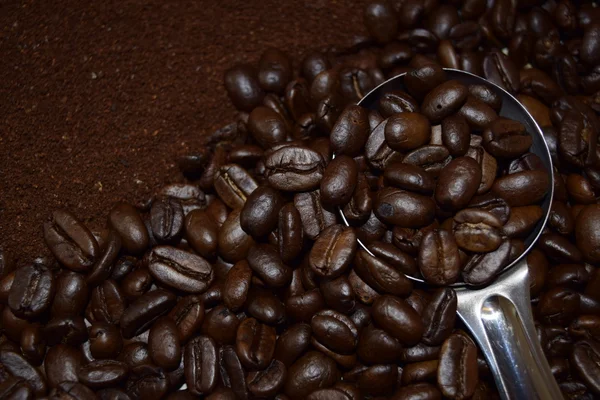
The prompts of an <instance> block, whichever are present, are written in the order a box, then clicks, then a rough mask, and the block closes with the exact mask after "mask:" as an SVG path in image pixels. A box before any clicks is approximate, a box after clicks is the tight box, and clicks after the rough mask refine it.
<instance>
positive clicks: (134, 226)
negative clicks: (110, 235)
mask: <svg viewBox="0 0 600 400" xmlns="http://www.w3.org/2000/svg"><path fill="white" fill-rule="evenodd" d="M108 225H109V226H110V227H111V228H112V229H114V230H115V232H117V233H118V234H119V236H120V237H121V243H122V245H123V249H125V251H127V252H128V253H130V254H133V255H140V254H142V253H143V252H144V251H145V250H146V247H148V244H149V243H150V237H149V235H148V230H147V229H146V226H145V225H144V222H143V221H142V218H141V216H140V214H139V213H138V211H137V210H136V209H135V208H133V206H132V205H130V204H128V203H124V202H120V203H117V204H115V206H114V207H113V208H112V210H111V211H110V214H109V215H108Z"/></svg>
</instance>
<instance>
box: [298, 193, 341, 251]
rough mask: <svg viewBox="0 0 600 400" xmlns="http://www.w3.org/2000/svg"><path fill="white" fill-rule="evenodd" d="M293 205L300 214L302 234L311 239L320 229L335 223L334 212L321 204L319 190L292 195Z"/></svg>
mask: <svg viewBox="0 0 600 400" xmlns="http://www.w3.org/2000/svg"><path fill="white" fill-rule="evenodd" d="M294 206H295V207H296V209H297V211H298V213H299V214H300V219H301V221H302V227H303V228H304V234H305V235H306V237H307V238H309V239H311V240H315V239H316V238H317V236H319V234H320V233H321V231H323V230H324V229H325V228H327V227H328V226H331V225H333V224H335V223H336V216H335V214H333V213H332V212H330V211H328V210H326V209H324V208H323V206H322V205H321V194H320V191H319V190H315V191H312V192H304V193H297V194H296V195H295V196H294ZM295 221H297V219H295ZM296 223H297V222H296Z"/></svg>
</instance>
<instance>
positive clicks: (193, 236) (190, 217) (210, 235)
mask: <svg viewBox="0 0 600 400" xmlns="http://www.w3.org/2000/svg"><path fill="white" fill-rule="evenodd" d="M218 229H219V228H218V225H217V224H216V223H215V222H214V221H213V219H212V218H211V217H210V216H209V214H208V213H207V212H206V211H202V210H192V211H191V212H190V213H188V214H187V215H186V217H185V237H186V239H187V241H188V243H189V244H190V246H191V247H192V248H193V249H194V250H195V251H196V252H197V253H198V254H199V255H201V256H202V257H209V258H212V257H214V256H215V254H216V251H217V237H218Z"/></svg>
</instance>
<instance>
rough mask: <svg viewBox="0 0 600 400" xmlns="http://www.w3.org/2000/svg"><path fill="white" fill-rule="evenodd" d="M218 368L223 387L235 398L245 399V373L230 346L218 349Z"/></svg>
mask: <svg viewBox="0 0 600 400" xmlns="http://www.w3.org/2000/svg"><path fill="white" fill-rule="evenodd" d="M219 368H220V372H221V381H222V383H223V385H224V386H225V387H227V388H230V389H231V390H232V391H233V392H234V394H235V396H236V398H239V399H242V400H245V399H247V398H248V392H247V389H246V373H245V371H244V368H243V366H242V364H241V363H240V360H239V358H238V356H237V354H236V353H235V350H234V349H233V347H232V346H223V347H221V348H220V349H219Z"/></svg>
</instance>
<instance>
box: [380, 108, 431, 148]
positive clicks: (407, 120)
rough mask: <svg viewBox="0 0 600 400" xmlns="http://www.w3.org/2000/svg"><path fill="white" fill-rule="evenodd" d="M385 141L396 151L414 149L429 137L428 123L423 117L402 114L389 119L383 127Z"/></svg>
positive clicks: (416, 114) (412, 113) (415, 114)
mask: <svg viewBox="0 0 600 400" xmlns="http://www.w3.org/2000/svg"><path fill="white" fill-rule="evenodd" d="M384 132H385V140H386V142H387V144H388V146H390V147H391V148H392V150H396V151H408V150H413V149H416V148H418V147H420V146H422V145H424V144H426V143H427V142H429V139H430V137H431V127H430V125H429V121H428V120H427V118H425V117H424V116H423V115H421V114H418V113H414V112H403V113H400V114H396V115H393V116H391V117H390V118H389V120H388V122H387V124H386V126H385V130H384Z"/></svg>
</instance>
